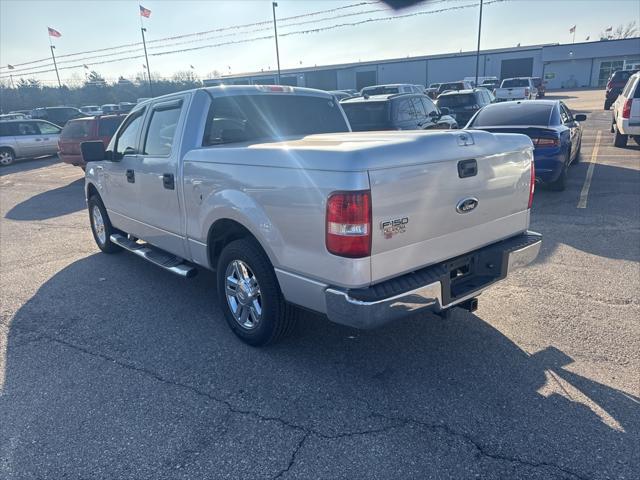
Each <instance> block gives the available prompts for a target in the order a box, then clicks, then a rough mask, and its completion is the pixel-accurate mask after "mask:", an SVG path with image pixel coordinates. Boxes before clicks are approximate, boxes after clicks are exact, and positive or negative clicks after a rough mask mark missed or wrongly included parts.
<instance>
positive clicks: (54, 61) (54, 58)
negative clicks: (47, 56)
mask: <svg viewBox="0 0 640 480" xmlns="http://www.w3.org/2000/svg"><path fill="white" fill-rule="evenodd" d="M49 47H51V58H52V59H53V66H54V68H55V69H56V77H57V78H58V88H60V89H62V83H61V82H60V74H59V73H58V64H57V63H56V55H55V54H54V53H53V49H54V48H56V47H55V46H54V45H53V42H52V41H51V35H49Z"/></svg>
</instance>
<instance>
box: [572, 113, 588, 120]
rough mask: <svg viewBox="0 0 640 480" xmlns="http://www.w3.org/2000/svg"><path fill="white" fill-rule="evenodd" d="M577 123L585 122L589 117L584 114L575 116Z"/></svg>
mask: <svg viewBox="0 0 640 480" xmlns="http://www.w3.org/2000/svg"><path fill="white" fill-rule="evenodd" d="M573 118H574V120H575V121H576V122H584V121H585V120H586V119H587V116H586V115H585V114H584V113H579V114H577V115H574V116H573Z"/></svg>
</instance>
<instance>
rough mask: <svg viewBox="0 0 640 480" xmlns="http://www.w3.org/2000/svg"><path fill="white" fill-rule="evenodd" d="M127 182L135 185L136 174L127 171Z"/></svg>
mask: <svg viewBox="0 0 640 480" xmlns="http://www.w3.org/2000/svg"><path fill="white" fill-rule="evenodd" d="M127 182H129V183H136V174H135V172H134V171H133V170H127Z"/></svg>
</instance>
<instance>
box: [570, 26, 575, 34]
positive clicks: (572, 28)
mask: <svg viewBox="0 0 640 480" xmlns="http://www.w3.org/2000/svg"><path fill="white" fill-rule="evenodd" d="M575 31H576V26H575V25H574V26H573V27H571V28H570V29H569V33H575Z"/></svg>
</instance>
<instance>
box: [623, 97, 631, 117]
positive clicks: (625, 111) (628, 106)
mask: <svg viewBox="0 0 640 480" xmlns="http://www.w3.org/2000/svg"><path fill="white" fill-rule="evenodd" d="M632 101H633V100H632V99H630V98H628V99H627V101H626V102H624V105H623V106H622V118H627V119H628V118H631V102H632Z"/></svg>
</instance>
